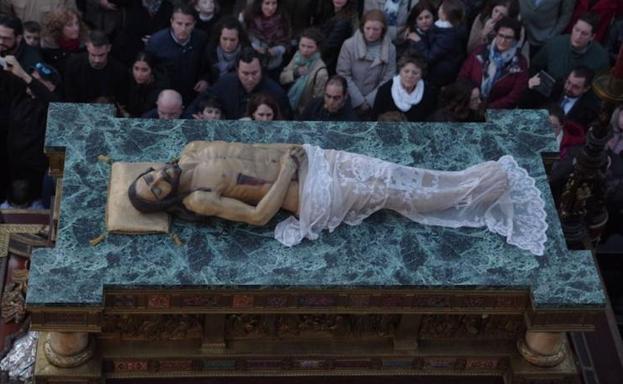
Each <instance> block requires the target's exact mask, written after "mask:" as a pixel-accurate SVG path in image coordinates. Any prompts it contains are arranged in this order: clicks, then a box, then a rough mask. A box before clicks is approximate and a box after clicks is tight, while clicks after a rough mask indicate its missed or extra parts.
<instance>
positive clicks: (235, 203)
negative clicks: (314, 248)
mask: <svg viewBox="0 0 623 384" xmlns="http://www.w3.org/2000/svg"><path fill="white" fill-rule="evenodd" d="M304 158H305V151H304V150H303V148H300V147H297V148H292V149H291V150H290V151H288V152H286V153H285V154H284V155H283V157H282V158H281V169H280V171H279V175H278V176H277V180H275V183H274V184H273V185H272V186H271V187H270V189H269V190H268V192H267V193H266V195H265V196H264V197H263V198H262V200H260V202H259V203H258V204H257V206H255V207H254V206H252V205H249V204H246V203H244V202H242V201H240V200H236V199H231V198H227V197H222V196H219V195H218V194H217V193H215V192H206V191H196V192H193V193H191V194H190V195H188V196H187V197H186V198H185V199H184V206H185V207H186V208H187V209H188V210H190V211H192V212H195V213H197V214H199V215H204V216H216V217H220V218H222V219H225V220H231V221H238V222H243V223H247V224H251V225H265V224H266V223H268V221H270V219H271V218H272V217H273V216H275V214H276V213H277V211H278V210H279V208H281V206H282V205H283V200H284V199H285V197H286V193H287V192H288V187H289V186H290V182H291V181H292V177H293V176H294V174H295V173H296V171H297V169H298V164H300V162H302V161H303V160H304Z"/></svg>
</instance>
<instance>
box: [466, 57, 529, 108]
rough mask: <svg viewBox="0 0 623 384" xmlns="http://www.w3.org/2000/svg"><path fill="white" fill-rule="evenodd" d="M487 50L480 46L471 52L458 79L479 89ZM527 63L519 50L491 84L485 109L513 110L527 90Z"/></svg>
mask: <svg viewBox="0 0 623 384" xmlns="http://www.w3.org/2000/svg"><path fill="white" fill-rule="evenodd" d="M488 53H489V49H488V46H487V45H481V46H480V47H478V48H476V50H474V52H472V53H471V54H470V55H469V56H468V57H467V59H466V60H465V62H464V63H463V67H462V68H461V72H459V78H460V79H467V80H471V82H472V83H474V84H475V85H477V86H478V87H480V84H481V83H482V73H483V72H484V68H483V65H485V61H488V60H487V54H488ZM528 78H529V76H528V61H527V60H526V58H525V57H523V56H522V55H521V53H520V51H519V50H517V55H516V56H515V57H514V58H513V60H511V62H510V63H509V64H508V65H507V66H506V67H505V68H504V69H503V73H502V76H501V77H500V78H499V79H498V80H497V81H496V82H495V83H494V84H493V87H492V88H491V92H489V98H488V99H487V100H486V102H487V107H488V108H492V109H503V108H515V107H516V106H517V103H518V102H519V99H520V98H521V96H522V94H523V92H524V91H525V90H526V88H528Z"/></svg>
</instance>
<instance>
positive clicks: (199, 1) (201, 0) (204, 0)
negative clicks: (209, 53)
mask: <svg viewBox="0 0 623 384" xmlns="http://www.w3.org/2000/svg"><path fill="white" fill-rule="evenodd" d="M191 4H193V5H194V7H195V10H196V11H197V15H198V16H199V18H198V19H197V24H196V25H195V27H196V28H199V29H201V30H202V31H204V32H206V33H208V34H209V33H210V32H211V31H212V28H213V27H214V25H215V24H216V22H217V21H218V16H219V11H220V7H219V4H218V2H217V1H216V0H194V1H192V2H191Z"/></svg>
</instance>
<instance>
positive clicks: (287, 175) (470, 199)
mask: <svg viewBox="0 0 623 384" xmlns="http://www.w3.org/2000/svg"><path fill="white" fill-rule="evenodd" d="M128 194H129V198H130V201H131V203H132V205H133V206H134V207H135V208H136V209H137V210H139V211H141V212H144V213H152V212H160V211H167V212H171V213H173V214H174V215H177V216H181V217H185V218H192V217H195V218H196V217H201V216H215V217H219V218H222V219H226V220H232V221H237V222H244V223H248V224H251V225H265V224H266V223H268V222H269V221H270V219H271V218H272V217H273V216H274V215H275V214H276V213H277V212H278V211H279V210H280V209H284V210H286V211H289V212H291V213H293V214H294V215H296V216H297V217H298V218H295V217H289V218H288V219H286V220H284V221H282V222H280V223H279V224H277V226H276V228H275V238H276V239H277V240H279V241H280V242H281V243H283V244H285V245H287V246H293V245H296V244H298V243H300V242H301V241H302V240H303V239H304V238H308V239H311V240H313V239H316V238H317V237H318V235H319V233H320V232H321V231H322V230H324V229H328V230H329V231H333V230H334V229H335V228H336V227H337V226H339V225H340V224H341V223H342V222H345V223H347V224H350V225H357V224H359V223H361V221H362V220H363V219H365V218H366V217H368V216H370V215H371V214H373V213H374V212H376V211H378V210H381V209H389V210H392V211H395V212H398V213H400V214H401V215H403V216H405V217H407V218H409V219H410V220H413V221H415V222H418V223H421V224H426V225H439V226H445V227H452V228H457V227H485V226H486V227H487V229H489V230H490V231H492V232H494V233H498V234H500V235H502V236H505V237H506V241H507V243H509V244H512V245H515V246H518V247H519V248H522V249H525V250H528V251H530V252H532V253H533V254H535V255H542V254H543V250H544V244H545V242H546V240H547V236H546V233H545V232H546V230H547V224H546V222H545V216H546V215H545V211H544V209H543V206H544V202H543V200H542V198H541V195H540V191H539V190H538V189H537V188H536V187H535V185H534V179H532V177H530V176H529V175H528V173H527V172H526V171H525V170H524V169H523V168H521V167H519V166H518V165H517V163H516V162H515V160H514V159H513V158H512V157H511V156H503V157H501V158H500V159H499V160H497V161H487V162H483V163H480V164H477V165H474V166H471V167H469V168H466V169H464V170H461V171H440V170H428V169H421V168H414V167H408V166H404V165H400V164H396V163H391V162H387V161H384V160H381V159H377V158H373V157H368V156H365V155H361V154H355V153H350V152H345V151H338V150H324V149H321V148H319V147H316V146H312V145H308V144H304V145H297V144H244V143H228V142H222V141H211V142H209V141H194V142H191V143H189V144H188V145H186V147H185V148H184V150H183V151H182V154H181V156H180V158H179V160H178V161H175V162H171V163H169V164H167V165H165V166H164V167H162V168H160V169H148V170H147V171H145V172H144V173H142V174H141V175H139V176H138V177H137V178H136V180H135V181H134V182H133V183H132V184H131V185H130V188H129V191H128Z"/></svg>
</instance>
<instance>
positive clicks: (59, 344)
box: [43, 332, 94, 368]
mask: <svg viewBox="0 0 623 384" xmlns="http://www.w3.org/2000/svg"><path fill="white" fill-rule="evenodd" d="M43 348H44V351H45V357H46V358H47V360H48V361H49V362H50V364H52V365H54V366H56V367H59V368H75V367H78V366H80V365H82V364H84V363H86V362H87V361H89V359H90V358H91V357H92V356H93V350H94V343H93V341H92V340H91V339H90V338H89V334H88V333H86V332H50V333H48V336H47V339H46V341H45V345H44V347H43Z"/></svg>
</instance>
